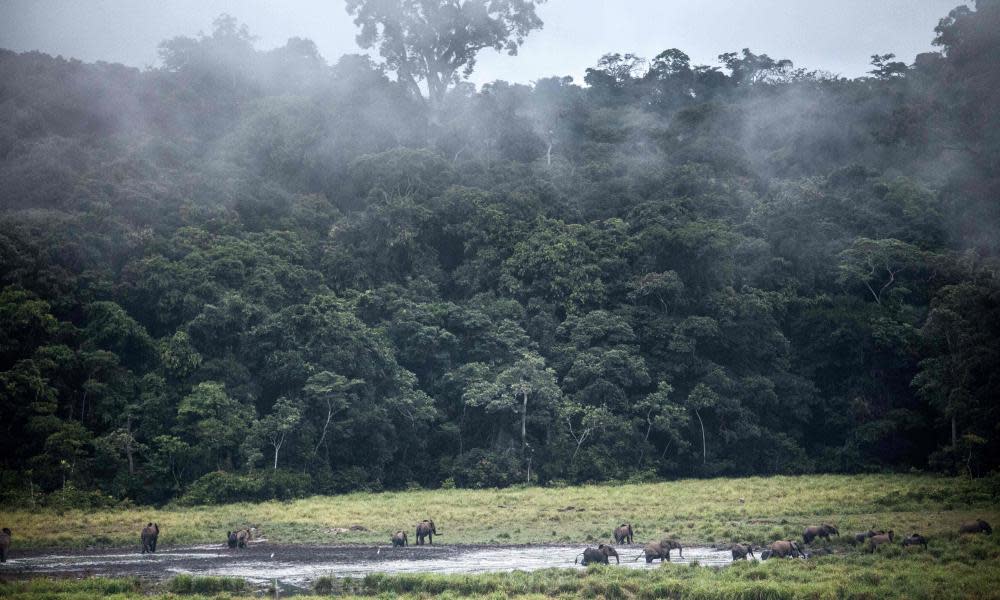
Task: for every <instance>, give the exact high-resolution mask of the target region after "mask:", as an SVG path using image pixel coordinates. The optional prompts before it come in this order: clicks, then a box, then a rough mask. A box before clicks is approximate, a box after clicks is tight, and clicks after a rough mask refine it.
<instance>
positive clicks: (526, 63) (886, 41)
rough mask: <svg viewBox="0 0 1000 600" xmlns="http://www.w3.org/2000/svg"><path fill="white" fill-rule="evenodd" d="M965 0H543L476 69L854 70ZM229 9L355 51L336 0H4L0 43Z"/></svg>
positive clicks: (123, 38)
mask: <svg viewBox="0 0 1000 600" xmlns="http://www.w3.org/2000/svg"><path fill="white" fill-rule="evenodd" d="M961 3H962V2H961V1H960V0H549V1H548V2H546V3H545V4H542V5H541V6H540V7H539V9H538V13H539V16H541V18H542V20H544V21H545V27H544V29H542V30H541V31H536V32H534V33H532V34H531V36H529V38H528V40H527V42H526V43H525V45H524V46H523V47H522V48H521V51H520V54H519V55H518V56H516V57H508V56H506V55H500V54H497V53H496V52H493V51H492V50H490V51H484V52H483V53H482V54H481V55H480V58H479V66H478V68H477V69H476V73H475V74H474V75H473V77H472V80H473V81H475V82H477V83H482V82H488V81H493V80H495V79H505V80H507V81H517V82H529V81H533V80H535V79H538V78H540V77H547V76H550V75H572V76H573V77H574V78H575V79H576V80H577V81H580V82H582V75H583V73H584V70H585V69H586V68H587V67H589V66H592V65H594V64H595V63H596V62H597V59H598V58H600V56H601V55H602V54H604V53H607V52H622V53H624V52H633V53H636V54H639V55H640V56H644V57H646V58H651V57H653V56H655V55H656V54H658V53H659V52H660V51H662V50H665V49H667V48H679V49H681V50H683V51H684V52H686V53H687V54H688V55H690V56H691V58H692V61H693V62H694V63H696V64H712V65H714V64H717V60H716V56H717V55H719V54H721V53H722V52H727V51H731V50H739V49H741V48H745V47H749V48H750V49H751V50H753V51H755V52H758V53H759V52H766V53H767V54H769V55H770V56H771V57H772V58H790V59H792V60H793V61H794V62H795V65H796V66H800V67H807V68H809V69H822V70H826V71H830V72H833V73H836V74H840V75H844V76H848V77H853V76H857V75H861V74H863V73H864V72H865V71H866V70H867V69H868V68H869V67H868V62H869V57H870V55H871V54H874V53H879V54H882V53H886V52H894V53H895V54H896V55H897V56H898V57H900V59H901V60H905V61H907V62H912V60H913V57H914V56H915V55H916V54H918V53H920V52H925V51H927V50H931V49H932V46H931V40H932V39H933V38H934V26H935V25H937V22H938V19H940V18H941V17H943V16H945V15H947V14H948V11H949V10H950V9H952V8H954V7H955V6H956V5H958V4H961ZM221 13H229V14H231V15H233V16H235V17H236V18H237V19H239V20H240V21H242V22H244V23H246V24H247V25H248V26H249V28H250V31H251V33H253V34H254V35H256V36H257V37H258V38H259V41H258V47H260V48H263V49H268V48H273V47H275V46H280V45H283V44H284V43H285V41H286V40H287V39H288V38H289V37H293V36H298V37H305V38H309V39H311V40H313V41H314V42H316V45H317V46H318V47H319V49H320V52H321V53H322V54H323V56H325V57H326V58H327V60H328V61H330V62H335V61H336V59H337V58H338V57H340V56H341V55H342V54H345V53H349V52H358V51H359V48H358V47H357V45H356V43H355V41H354V35H355V27H354V24H353V23H352V22H351V18H350V17H349V16H348V15H347V13H346V12H345V11H344V2H343V0H160V1H157V0H0V47H3V48H8V49H11V50H16V51H26V50H40V51H42V52H47V53H49V54H53V55H56V54H61V55H63V56H66V57H75V58H79V59H81V60H84V61H88V62H90V61H96V60H105V61H109V62H122V63H125V64H128V65H133V66H137V67H145V66H150V65H156V64H157V53H156V46H157V44H158V43H159V42H160V41H162V40H164V39H167V38H170V37H174V36H177V35H188V36H193V35H195V34H197V33H198V32H200V31H203V32H209V31H210V30H211V23H212V20H213V19H214V18H215V17H216V16H218V15H219V14H221Z"/></svg>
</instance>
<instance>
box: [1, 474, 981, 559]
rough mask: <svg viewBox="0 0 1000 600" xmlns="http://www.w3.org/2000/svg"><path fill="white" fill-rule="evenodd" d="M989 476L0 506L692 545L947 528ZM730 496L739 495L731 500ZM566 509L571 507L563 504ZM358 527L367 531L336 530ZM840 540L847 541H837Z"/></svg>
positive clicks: (306, 538)
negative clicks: (617, 535) (624, 536)
mask: <svg viewBox="0 0 1000 600" xmlns="http://www.w3.org/2000/svg"><path fill="white" fill-rule="evenodd" d="M998 487H1000V485H998V481H997V480H996V479H987V480H966V479H953V478H943V477H934V476H929V475H858V476H843V475H813V476H802V477H768V478H762V477H752V478H746V479H708V480H682V481H676V482H667V483H651V484H629V485H610V484H609V485H591V486H580V487H566V488H516V489H504V490H426V491H406V492H385V493H379V494H370V493H356V494H346V495H342V496H330V497H313V498H307V499H303V500H296V501H292V502H265V503H260V504H249V503H247V504H230V505H225V506H213V507H185V508H165V509H153V508H134V509H106V510H97V511H76V510H70V511H62V512H57V511H47V510H9V509H6V508H3V509H0V523H2V524H3V525H4V526H5V527H11V528H12V529H14V536H15V537H14V547H15V549H16V548H44V547H85V546H125V545H137V544H138V538H139V529H140V528H141V526H142V525H143V524H145V523H146V522H148V521H156V522H158V523H159V524H160V528H161V532H162V533H161V535H160V541H159V543H160V545H161V546H167V545H176V544H193V543H211V542H218V543H221V542H222V541H224V536H225V532H226V531H227V530H230V529H236V528H239V527H245V526H247V525H257V526H258V527H259V529H260V532H261V534H262V535H263V536H265V537H267V538H268V540H269V541H271V542H274V543H323V544H329V543H367V544H371V543H386V542H387V541H388V539H389V535H390V533H391V532H393V531H395V530H397V529H405V530H407V531H412V529H413V527H414V525H415V524H416V523H417V522H418V521H420V520H421V519H426V518H433V519H434V520H435V522H436V524H437V526H438V530H439V531H440V532H441V533H440V537H439V540H440V543H446V544H480V543H509V544H519V543H561V542H572V543H583V542H589V541H596V540H601V541H603V540H607V539H609V537H610V535H611V530H612V528H613V527H614V526H615V525H617V524H619V523H621V522H623V521H631V522H632V523H633V525H634V527H635V529H636V533H637V540H653V539H659V538H660V537H661V536H663V535H671V536H675V537H677V538H679V539H681V540H683V541H686V542H688V543H689V544H691V543H709V544H711V543H718V544H725V543H730V542H733V541H754V542H757V543H763V542H767V541H771V540H773V539H777V538H784V537H798V536H799V535H801V531H802V528H803V527H804V526H806V525H811V524H817V523H820V522H831V523H835V524H837V525H838V526H839V527H840V530H841V532H842V533H843V534H844V535H843V538H847V537H848V534H849V533H851V532H854V531H863V530H865V529H867V528H868V527H869V526H871V525H875V526H876V527H878V528H884V529H890V528H891V529H894V530H895V531H896V532H897V533H900V534H903V533H904V532H905V533H906V534H908V533H910V532H911V531H920V532H922V533H924V534H926V535H931V536H933V537H941V536H945V537H955V535H956V534H955V530H956V528H957V526H958V523H959V522H961V521H966V520H970V519H975V518H983V519H986V520H987V521H990V522H993V523H994V524H997V523H1000V502H998V496H997V494H998V491H997V490H998ZM739 498H744V499H745V503H744V504H740V503H739V501H738V500H739ZM570 507H572V508H570ZM351 525H362V526H364V527H366V528H368V529H369V530H370V531H367V532H364V531H357V532H346V533H335V532H334V530H335V529H336V528H349V527H350V526H351ZM841 541H842V542H844V543H846V539H842V540H841Z"/></svg>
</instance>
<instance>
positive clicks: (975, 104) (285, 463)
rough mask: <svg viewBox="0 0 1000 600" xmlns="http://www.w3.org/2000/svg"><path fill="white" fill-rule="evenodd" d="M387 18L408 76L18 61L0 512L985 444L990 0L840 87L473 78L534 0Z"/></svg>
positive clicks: (180, 56) (988, 447)
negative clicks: (907, 55)
mask: <svg viewBox="0 0 1000 600" xmlns="http://www.w3.org/2000/svg"><path fill="white" fill-rule="evenodd" d="M383 4H384V3H381V2H380V3H375V2H369V1H366V0H357V1H355V0H351V1H350V2H348V3H347V7H348V9H349V11H350V12H351V14H352V15H354V17H355V19H356V21H355V22H356V23H357V24H358V25H359V26H360V27H361V28H362V30H361V37H360V38H359V39H360V40H361V41H362V43H363V44H364V45H365V46H366V47H369V48H371V49H373V50H375V49H378V53H379V55H380V56H382V57H384V58H385V59H386V60H388V61H389V65H388V68H387V67H386V65H378V64H375V63H374V62H373V60H372V59H369V58H367V57H359V56H345V57H341V58H340V59H339V60H336V62H335V64H332V65H331V64H329V63H328V62H327V61H326V60H325V59H324V58H323V57H322V56H321V55H320V54H319V53H318V51H317V48H316V46H315V44H313V43H312V42H309V41H307V40H302V39H299V38H294V39H292V40H291V41H289V43H288V44H287V45H285V46H282V47H280V48H275V49H271V50H262V49H259V48H257V47H256V46H255V44H254V36H253V35H252V33H251V32H250V31H248V30H247V28H246V27H244V26H241V25H240V24H239V23H238V22H237V21H236V20H235V19H234V18H232V17H227V16H223V17H220V18H219V19H218V20H217V21H216V22H215V24H214V28H213V29H212V30H211V32H210V33H208V34H205V35H199V36H197V37H194V38H187V37H178V38H173V39H170V40H167V41H165V42H164V43H163V44H162V45H161V48H160V50H161V57H162V62H161V64H160V65H159V66H157V67H155V68H151V69H148V70H142V71H140V70H137V69H130V68H126V67H122V66H115V65H107V64H104V63H97V64H85V63H81V62H79V61H73V60H65V59H62V58H53V57H50V56H46V55H44V54H40V53H37V52H30V53H23V54H17V53H14V52H10V51H7V50H0V81H3V82H4V88H3V106H4V109H3V110H2V111H0V181H2V184H0V331H2V332H3V333H2V339H0V412H2V415H3V422H4V424H5V431H6V432H8V434H7V435H2V436H0V457H2V458H0V481H2V482H4V483H5V484H6V483H7V482H13V485H14V486H15V488H16V489H17V491H16V492H10V493H8V492H7V491H0V493H2V494H4V498H3V499H4V500H5V502H4V504H5V505H6V504H7V502H16V503H18V504H19V505H21V506H27V507H34V506H36V505H37V504H38V503H40V502H41V501H42V500H45V501H46V502H47V503H49V504H51V505H53V506H58V507H59V508H63V509H66V508H69V507H70V506H77V507H80V508H92V507H101V506H104V505H105V504H106V501H107V499H109V498H110V499H111V501H113V502H117V501H121V500H126V499H128V500H130V501H132V502H134V503H138V504H142V505H151V504H152V505H160V506H162V505H164V504H167V503H169V502H170V501H173V500H177V499H181V501H182V502H185V503H191V504H208V503H220V502H221V503H225V502H231V501H234V500H258V499H262V498H269V499H279V500H285V499H288V498H292V497H304V496H307V495H310V494H331V493H343V492H349V491H358V490H371V491H378V490H383V489H388V490H401V489H407V488H410V487H416V486H419V487H422V488H435V487H438V486H440V485H442V484H443V483H444V482H448V485H451V484H452V483H453V484H454V485H455V486H456V487H460V488H486V489H488V488H492V487H508V486H513V485H518V484H525V485H534V484H542V485H544V484H546V483H548V482H566V483H568V484H579V483H591V482H602V481H632V482H639V481H651V480H663V479H676V478H681V477H714V476H751V475H770V474H802V473H812V472H855V471H875V472H882V471H886V470H889V471H898V472H906V471H909V470H910V469H917V470H923V471H928V470H934V471H939V472H943V473H948V474H959V473H961V474H964V475H969V476H973V477H978V476H982V475H984V474H987V473H989V472H991V471H993V470H995V469H997V468H998V467H1000V435H998V433H997V432H998V427H997V424H998V423H1000V407H998V403H997V402H996V401H995V399H996V398H997V397H998V395H1000V380H998V378H996V377H994V376H993V373H994V371H995V363H996V360H995V359H996V357H997V356H998V355H1000V301H998V298H1000V277H998V273H1000V268H998V266H997V258H996V257H997V256H998V255H1000V243H998V238H997V236H996V231H997V230H998V229H1000V220H998V216H997V215H998V213H997V211H996V198H997V197H998V196H1000V188H998V186H1000V184H998V183H997V182H1000V167H998V165H1000V160H997V156H1000V141H998V139H997V137H996V136H997V133H996V132H997V131H1000V121H998V118H1000V117H998V114H1000V111H998V110H997V104H996V102H995V94H996V89H997V83H996V82H997V81H1000V77H998V69H1000V65H998V63H997V62H996V61H994V60H991V59H990V58H988V57H993V56H996V55H997V54H998V53H1000V42H998V39H1000V36H998V35H997V34H996V32H997V31H1000V11H998V10H997V7H996V2H995V1H994V0H989V1H987V0H980V1H979V2H978V3H977V4H976V6H975V9H972V8H970V9H968V10H965V9H962V10H956V11H953V12H952V13H951V14H949V15H948V16H947V17H946V18H944V19H943V20H942V21H941V22H940V24H939V25H938V27H937V28H936V29H935V31H934V33H933V34H932V33H931V32H928V37H931V35H936V37H935V39H934V41H935V43H936V44H937V45H938V46H939V51H937V52H929V53H925V54H921V55H920V56H918V57H917V58H916V60H915V61H914V63H913V64H912V65H909V64H905V63H903V62H900V61H898V60H894V57H892V56H891V55H888V54H878V55H876V56H875V57H874V59H873V62H872V67H873V68H872V70H871V72H870V73H869V74H868V75H867V76H865V77H858V78H854V79H847V78H839V77H833V76H830V75H828V74H824V73H819V72H811V71H809V70H807V69H801V68H799V69H797V68H795V66H794V65H793V63H792V61H791V60H789V59H785V58H772V57H770V56H768V55H767V54H765V53H762V52H759V51H758V52H754V51H751V50H750V49H745V50H742V51H741V52H723V53H722V54H720V55H719V57H718V63H717V65H716V66H713V65H698V64H694V63H692V61H691V59H690V57H689V56H688V55H686V54H685V53H684V52H683V51H682V50H680V49H676V48H667V49H663V51H662V52H660V53H658V54H657V55H656V56H653V57H650V59H649V60H645V59H643V58H642V57H638V56H635V55H633V54H621V53H615V52H610V53H608V54H607V55H605V56H603V57H602V58H601V59H600V60H599V61H598V62H597V64H595V65H593V66H592V67H591V68H590V69H587V72H586V77H585V80H584V82H574V81H572V79H570V78H560V77H554V78H546V79H541V80H539V81H536V82H534V83H533V84H532V85H518V84H510V83H506V82H495V83H492V84H490V85H488V86H485V87H484V88H483V89H481V90H474V89H471V88H469V87H467V86H458V85H456V83H457V81H458V80H460V79H461V78H462V76H463V73H465V71H464V70H463V69H464V68H470V69H471V68H473V67H474V66H475V64H476V63H475V56H476V54H477V52H478V51H480V50H481V49H483V48H494V49H506V50H508V51H513V50H516V48H517V47H518V46H519V45H520V43H521V42H522V41H523V38H524V36H526V35H528V34H529V33H531V32H533V31H536V30H538V29H539V28H540V27H541V26H542V23H541V21H540V20H539V19H538V17H537V15H536V14H535V11H534V7H535V2H533V1H531V0H523V1H522V0H517V1H514V0H490V1H489V2H484V1H482V0H477V2H474V3H473V4H470V6H472V5H477V6H480V7H481V10H480V11H478V12H477V10H478V9H477V10H471V11H465V10H462V11H442V12H441V15H448V16H447V18H445V17H444V16H442V17H441V18H442V21H441V22H435V23H433V25H432V26H433V27H435V28H437V29H436V31H435V35H427V34H426V31H425V30H424V29H422V28H423V27H425V25H424V24H422V22H421V19H422V18H423V17H422V16H421V14H419V13H420V11H419V10H417V9H414V8H413V6H416V5H415V4H413V3H408V2H395V3H389V4H391V5H394V6H396V7H397V8H398V10H395V11H390V10H385V11H383V10H376V5H378V6H383ZM389 4H386V6H388V5H389ZM463 6H464V4H463ZM414 11H416V12H414ZM473 14H474V15H476V16H475V18H476V19H479V20H481V19H488V22H489V23H490V24H491V25H490V26H480V24H479V23H480V21H477V24H476V25H475V26H472V25H471V24H469V23H468V22H467V20H468V19H470V18H472V17H470V15H473ZM415 31H419V32H420V33H414V32H415ZM458 32H461V34H459V33H458ZM608 50H612V51H613V50H614V49H608ZM720 50H725V49H720ZM873 50H874V49H873ZM582 83H585V84H586V85H582ZM422 90H427V91H428V93H429V97H426V98H425V97H424V96H423V95H422V94H421V91H422ZM263 471H267V472H268V473H267V474H264V473H263ZM305 473H308V475H304V474H305ZM4 487H6V485H5V486H4ZM24 490H27V492H25V491H24ZM73 490H77V491H84V492H91V491H94V493H93V494H89V493H76V492H74V491H73ZM922 504H923V500H922V498H921V497H919V496H912V497H910V496H900V497H894V496H888V495H887V496H886V497H885V500H884V508H885V509H887V510H888V509H890V508H892V509H898V510H907V511H908V510H910V509H912V508H915V507H917V506H920V505H922ZM959 505H960V504H956V505H955V506H959ZM712 535H713V536H716V537H718V536H717V534H715V533H713V534H712Z"/></svg>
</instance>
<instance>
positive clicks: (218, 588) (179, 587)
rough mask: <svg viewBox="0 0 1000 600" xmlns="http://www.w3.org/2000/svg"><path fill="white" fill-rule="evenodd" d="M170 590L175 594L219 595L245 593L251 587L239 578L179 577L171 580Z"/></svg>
mask: <svg viewBox="0 0 1000 600" xmlns="http://www.w3.org/2000/svg"><path fill="white" fill-rule="evenodd" d="M167 587H168V589H169V590H170V591H171V592H173V593H175V594H217V593H219V592H245V591H247V590H248V589H249V587H250V586H248V585H247V582H246V580H244V579H240V578H238V577H202V576H195V575H178V576H177V577H174V578H173V579H171V580H170V583H169V584H168V586H167Z"/></svg>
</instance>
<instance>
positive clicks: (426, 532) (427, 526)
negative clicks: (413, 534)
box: [417, 519, 438, 546]
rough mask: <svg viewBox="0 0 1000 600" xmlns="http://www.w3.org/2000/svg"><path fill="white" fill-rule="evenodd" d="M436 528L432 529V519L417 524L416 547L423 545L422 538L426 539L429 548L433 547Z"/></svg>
mask: <svg viewBox="0 0 1000 600" xmlns="http://www.w3.org/2000/svg"><path fill="white" fill-rule="evenodd" d="M437 534H438V532H437V528H436V527H434V521H433V520H432V519H424V520H423V521H421V522H420V523H418V524H417V545H418V546H423V545H424V538H427V540H428V542H427V543H429V544H430V545H431V546H433V545H434V536H435V535H437Z"/></svg>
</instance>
